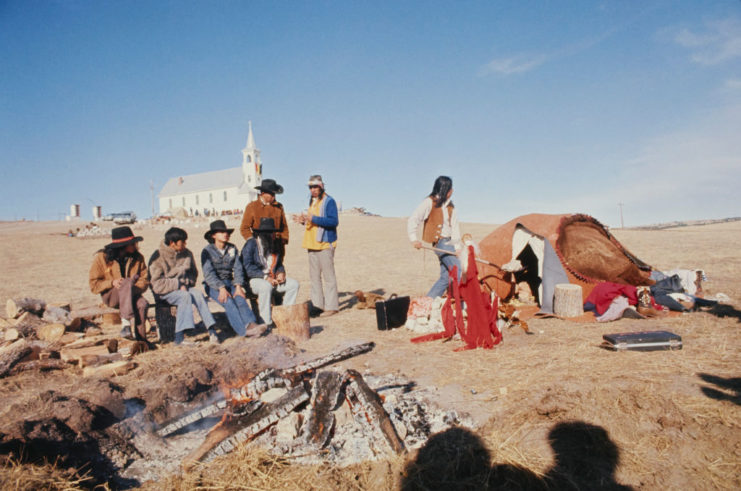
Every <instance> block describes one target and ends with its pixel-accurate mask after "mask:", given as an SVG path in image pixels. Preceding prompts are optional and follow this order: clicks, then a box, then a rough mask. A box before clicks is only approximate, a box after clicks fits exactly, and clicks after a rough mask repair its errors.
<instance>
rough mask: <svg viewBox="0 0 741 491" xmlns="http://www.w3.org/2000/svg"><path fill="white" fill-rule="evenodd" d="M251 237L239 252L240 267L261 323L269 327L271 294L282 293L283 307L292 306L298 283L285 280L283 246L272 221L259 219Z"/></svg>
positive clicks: (270, 321)
mask: <svg viewBox="0 0 741 491" xmlns="http://www.w3.org/2000/svg"><path fill="white" fill-rule="evenodd" d="M252 231H253V232H254V234H255V236H254V237H250V238H249V239H247V242H246V243H245V244H244V247H243V248H242V266H244V270H245V275H246V276H247V278H248V281H249V282H250V289H251V290H252V291H253V292H254V293H255V294H256V295H257V306H258V309H259V311H260V317H261V318H262V322H264V323H266V324H270V323H272V318H271V306H270V301H271V299H272V297H273V290H275V291H277V292H278V293H284V294H285V296H284V297H283V305H293V304H294V303H296V297H297V296H298V287H299V285H298V281H296V280H294V279H293V278H287V277H286V268H284V267H283V244H282V243H281V240H280V238H279V237H278V228H277V227H276V226H275V223H274V222H273V219H272V218H267V217H263V218H262V219H261V220H260V225H259V226H257V227H255V228H253V229H252Z"/></svg>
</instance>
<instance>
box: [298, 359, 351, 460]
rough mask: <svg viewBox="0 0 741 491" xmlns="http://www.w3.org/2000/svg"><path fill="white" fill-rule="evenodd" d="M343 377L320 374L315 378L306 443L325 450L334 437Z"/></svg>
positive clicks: (336, 374)
mask: <svg viewBox="0 0 741 491" xmlns="http://www.w3.org/2000/svg"><path fill="white" fill-rule="evenodd" d="M343 381H344V380H343V377H342V375H341V374H339V373H337V372H319V373H317V374H316V377H314V380H313V385H312V391H311V412H310V413H309V417H308V419H307V421H306V426H305V435H306V436H305V438H306V443H307V444H309V445H311V446H312V447H314V448H317V449H319V448H324V447H325V446H326V445H327V443H329V439H330V437H331V436H332V431H333V430H334V424H335V417H334V413H333V411H334V410H335V409H337V406H338V405H339V403H340V401H341V399H340V395H341V394H342V383H343Z"/></svg>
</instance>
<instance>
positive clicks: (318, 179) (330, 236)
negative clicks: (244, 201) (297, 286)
mask: <svg viewBox="0 0 741 491" xmlns="http://www.w3.org/2000/svg"><path fill="white" fill-rule="evenodd" d="M309 191H310V192H311V198H310V199H309V209H308V211H307V213H306V214H302V215H300V216H299V217H298V219H297V221H298V222H299V223H301V224H302V225H305V226H306V230H305V231H304V240H303V243H302V244H301V245H302V247H303V248H304V249H306V250H307V251H308V253H309V277H310V278H311V304H312V306H313V307H314V309H315V310H314V312H312V313H313V314H314V315H316V314H317V313H319V312H321V314H320V315H321V316H322V317H327V316H330V315H334V314H336V313H337V311H338V310H339V308H340V307H339V299H338V297H337V277H336V276H335V273H334V251H335V248H336V247H337V225H338V224H339V223H340V220H339V218H338V215H337V203H336V202H335V200H334V198H332V197H331V196H330V195H328V194H327V193H325V192H324V182H323V181H322V176H320V175H318V174H317V175H313V176H311V177H310V178H309ZM322 279H323V280H324V286H325V288H322ZM325 293H326V294H325Z"/></svg>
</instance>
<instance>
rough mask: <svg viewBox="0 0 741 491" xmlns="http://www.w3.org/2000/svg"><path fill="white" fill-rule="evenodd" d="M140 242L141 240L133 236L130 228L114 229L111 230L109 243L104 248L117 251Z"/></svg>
mask: <svg viewBox="0 0 741 491" xmlns="http://www.w3.org/2000/svg"><path fill="white" fill-rule="evenodd" d="M141 240H143V239H142V238H141V237H138V236H135V235H134V232H132V231H131V227H116V228H114V229H113V230H111V243H110V244H108V245H107V246H106V247H109V248H113V249H118V248H119V247H126V246H127V245H129V244H135V243H137V242H139V241H141Z"/></svg>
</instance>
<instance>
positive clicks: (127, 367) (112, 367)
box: [82, 360, 137, 378]
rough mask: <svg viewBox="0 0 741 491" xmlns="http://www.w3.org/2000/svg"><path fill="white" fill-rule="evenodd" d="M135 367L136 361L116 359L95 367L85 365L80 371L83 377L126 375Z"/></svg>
mask: <svg viewBox="0 0 741 491" xmlns="http://www.w3.org/2000/svg"><path fill="white" fill-rule="evenodd" d="M136 367H137V365H136V362H133V361H131V360H124V361H118V362H115V363H108V364H107V365H100V366H97V367H87V368H85V369H84V370H83V371H82V375H83V376H84V377H100V378H111V377H118V376H120V375H126V374H127V373H129V372H130V371H132V370H133V369H135V368H136Z"/></svg>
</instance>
